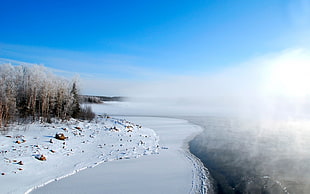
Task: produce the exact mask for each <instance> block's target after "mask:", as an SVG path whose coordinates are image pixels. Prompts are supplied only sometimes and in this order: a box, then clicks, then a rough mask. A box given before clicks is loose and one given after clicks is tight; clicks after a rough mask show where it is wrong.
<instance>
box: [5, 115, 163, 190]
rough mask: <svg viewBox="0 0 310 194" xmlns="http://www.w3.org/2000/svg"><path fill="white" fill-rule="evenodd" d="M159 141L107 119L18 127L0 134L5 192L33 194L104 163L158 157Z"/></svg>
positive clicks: (150, 134) (138, 128) (150, 132)
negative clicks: (151, 156) (39, 189)
mask: <svg viewBox="0 0 310 194" xmlns="http://www.w3.org/2000/svg"><path fill="white" fill-rule="evenodd" d="M59 137H62V138H59ZM158 141H159V138H158V136H157V135H156V134H155V132H154V131H153V130H151V129H148V128H144V127H142V126H140V125H136V124H134V123H132V122H129V121H127V120H125V119H116V118H110V117H108V116H102V115H98V116H97V117H96V118H95V119H94V120H93V121H92V122H82V121H78V120H75V119H71V120H70V121H66V122H60V121H59V122H55V123H53V124H46V123H39V122H35V123H32V124H28V125H26V126H25V125H13V126H12V127H11V129H10V131H9V132H7V133H6V134H2V135H0V186H1V193H24V192H26V193H28V192H30V191H32V190H33V189H35V188H37V187H39V186H43V185H45V184H47V183H49V182H51V181H54V180H59V179H60V178H64V177H66V176H69V175H71V174H74V173H76V172H78V171H80V170H82V169H85V168H90V167H94V166H96V165H98V164H100V163H102V162H108V161H113V160H121V159H130V158H138V157H140V156H142V155H149V154H157V153H158V150H159V145H158Z"/></svg>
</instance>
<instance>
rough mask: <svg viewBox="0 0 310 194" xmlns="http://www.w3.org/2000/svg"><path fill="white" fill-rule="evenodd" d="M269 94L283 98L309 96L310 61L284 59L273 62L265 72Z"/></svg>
mask: <svg viewBox="0 0 310 194" xmlns="http://www.w3.org/2000/svg"><path fill="white" fill-rule="evenodd" d="M266 77H267V82H266V88H267V92H268V93H269V94H273V95H277V96H283V97H305V96H307V95H309V94H310V60H309V59H307V58H304V57H296V56H294V57H292V56H290V57H284V58H282V59H278V60H276V61H274V63H273V64H272V65H270V67H269V68H268V70H267V74H266Z"/></svg>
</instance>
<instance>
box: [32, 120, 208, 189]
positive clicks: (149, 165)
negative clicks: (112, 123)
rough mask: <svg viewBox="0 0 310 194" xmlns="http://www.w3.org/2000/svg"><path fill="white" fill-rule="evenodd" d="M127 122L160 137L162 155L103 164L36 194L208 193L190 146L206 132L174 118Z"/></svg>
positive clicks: (53, 184)
mask: <svg viewBox="0 0 310 194" xmlns="http://www.w3.org/2000/svg"><path fill="white" fill-rule="evenodd" d="M122 118H123V117H122ZM125 118H126V120H130V121H131V122H135V123H139V124H141V125H143V126H145V127H148V128H151V129H153V130H154V131H155V132H156V134H157V135H159V137H160V141H159V145H160V148H161V149H160V150H159V154H156V155H148V156H143V157H140V158H139V159H130V160H118V161H114V162H107V163H102V164H101V165H98V166H96V167H94V168H91V169H87V170H85V171H81V172H79V173H77V174H75V175H73V176H70V177H67V178H65V179H62V180H60V181H57V182H52V183H50V184H48V185H46V186H44V187H41V188H38V189H36V190H34V191H33V192H32V193H98V192H100V193H207V192H208V188H209V186H210V183H209V180H208V178H207V174H206V172H205V171H204V167H203V164H202V163H201V162H200V161H199V160H198V159H196V157H194V156H193V155H192V154H190V153H189V151H188V148H187V142H186V141H187V140H188V139H190V138H192V137H193V135H195V134H197V133H199V132H201V131H202V129H201V128H200V127H199V126H197V125H193V124H190V123H189V122H187V121H185V120H180V119H171V118H159V117H125Z"/></svg>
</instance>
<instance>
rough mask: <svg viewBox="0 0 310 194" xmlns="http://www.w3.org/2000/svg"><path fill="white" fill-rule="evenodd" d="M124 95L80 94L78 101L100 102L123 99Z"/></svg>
mask: <svg viewBox="0 0 310 194" xmlns="http://www.w3.org/2000/svg"><path fill="white" fill-rule="evenodd" d="M124 100H125V98H124V97H120V96H113V97H109V96H91V95H80V102H81V103H96V104H99V103H102V102H105V101H124Z"/></svg>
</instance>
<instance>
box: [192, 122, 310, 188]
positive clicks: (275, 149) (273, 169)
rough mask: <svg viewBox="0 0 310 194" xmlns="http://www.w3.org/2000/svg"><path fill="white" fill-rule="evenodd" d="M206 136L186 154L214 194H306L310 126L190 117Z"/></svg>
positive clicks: (309, 178) (194, 142) (309, 172)
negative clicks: (203, 170)
mask: <svg viewBox="0 0 310 194" xmlns="http://www.w3.org/2000/svg"><path fill="white" fill-rule="evenodd" d="M188 120H190V121H192V122H193V123H196V124H199V125H201V126H203V127H204V129H205V131H204V132H203V133H202V134H200V135H199V136H197V137H196V138H195V139H194V140H192V141H191V142H190V150H191V151H192V152H193V153H194V154H195V155H196V156H198V157H199V158H200V159H201V160H202V161H203V163H204V164H205V166H206V167H207V168H208V169H209V171H210V172H211V174H212V176H213V178H214V179H215V181H216V183H215V186H216V188H217V191H218V193H309V191H310V166H309V164H310V152H309V150H310V122H309V121H306V120H291V121H289V120H272V121H271V120H269V121H268V120H264V121H263V120H254V119H245V118H236V117H188Z"/></svg>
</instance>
